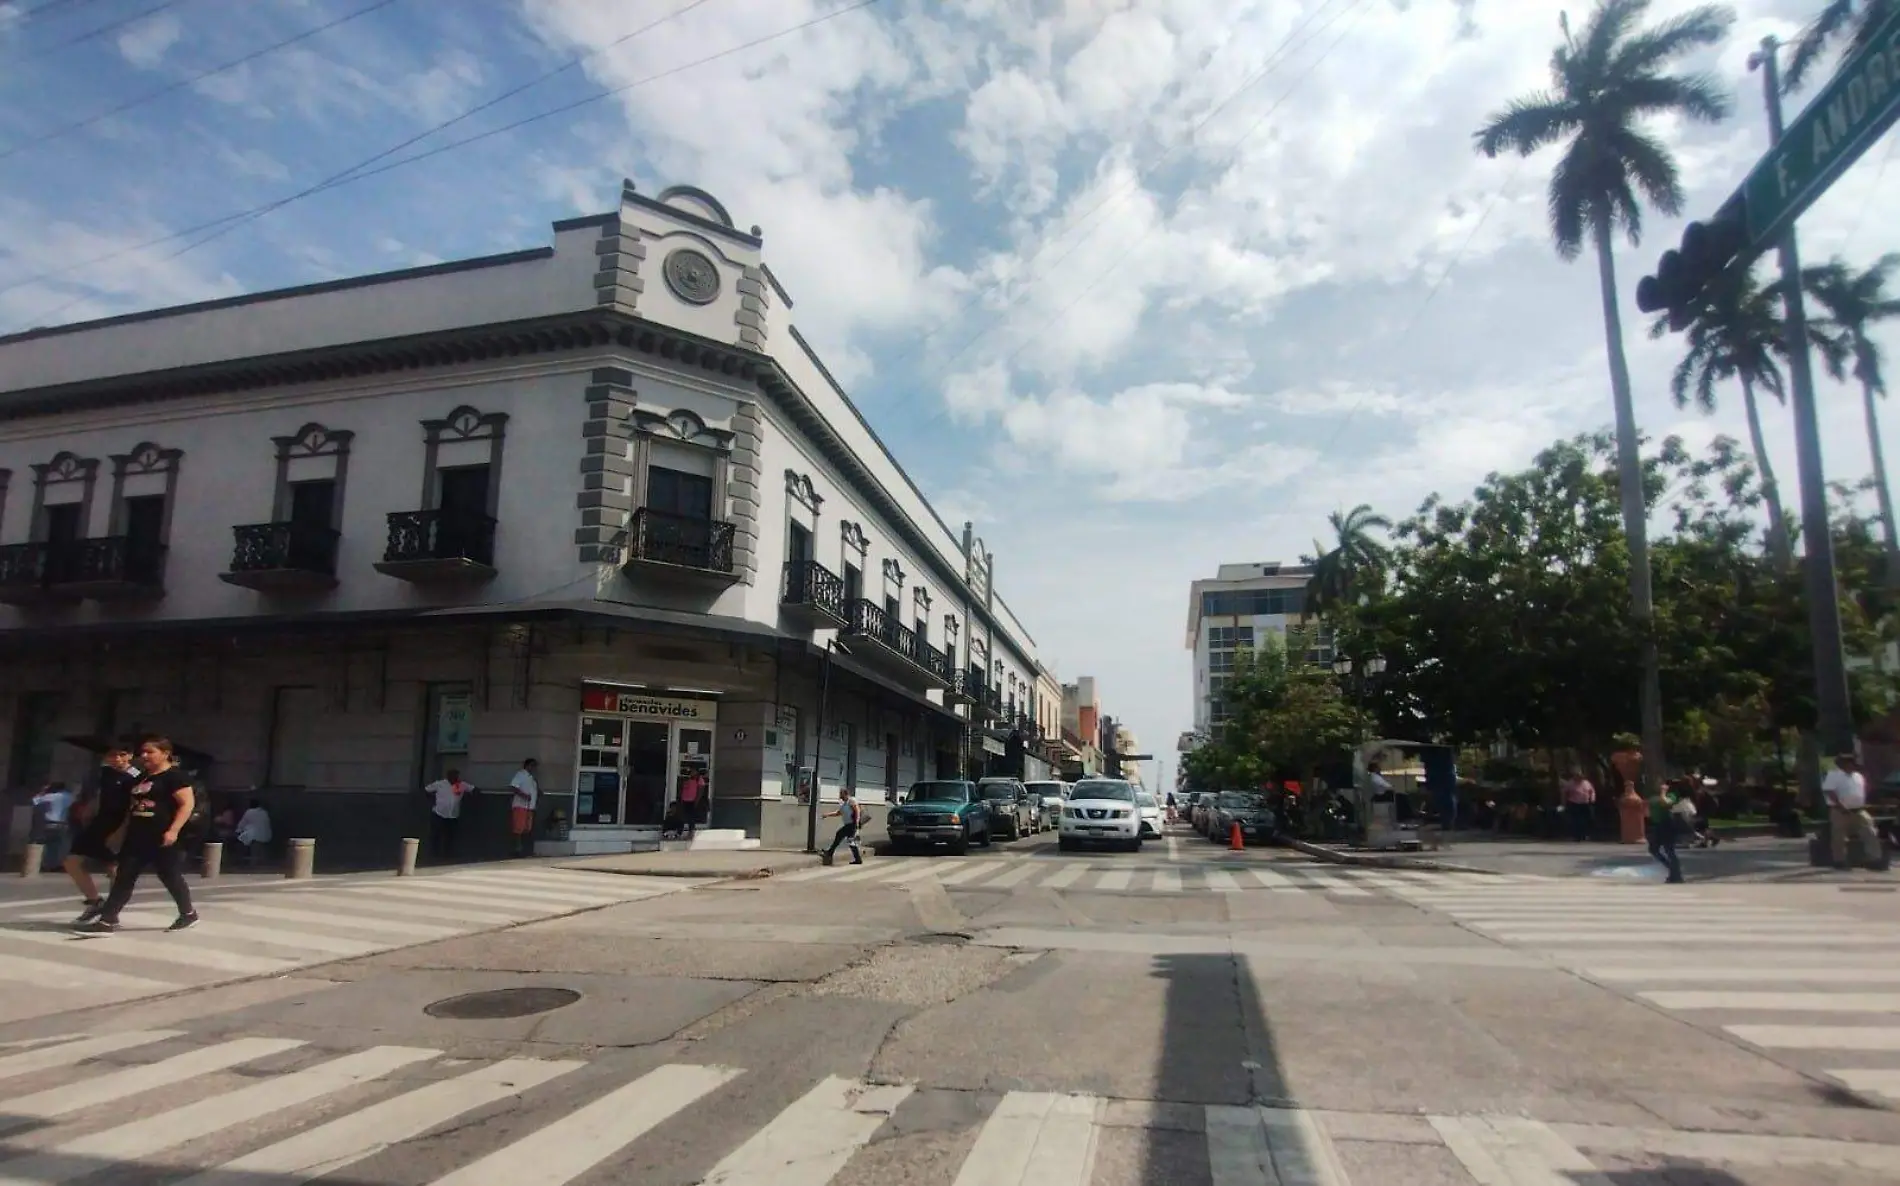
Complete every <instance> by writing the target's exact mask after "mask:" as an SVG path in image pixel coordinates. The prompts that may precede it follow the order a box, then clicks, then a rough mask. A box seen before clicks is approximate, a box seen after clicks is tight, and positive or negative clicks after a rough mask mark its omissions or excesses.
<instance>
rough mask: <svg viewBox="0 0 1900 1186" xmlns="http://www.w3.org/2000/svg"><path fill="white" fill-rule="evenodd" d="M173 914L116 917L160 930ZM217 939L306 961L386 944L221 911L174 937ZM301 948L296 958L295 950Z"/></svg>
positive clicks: (47, 918)
mask: <svg viewBox="0 0 1900 1186" xmlns="http://www.w3.org/2000/svg"><path fill="white" fill-rule="evenodd" d="M27 917H28V918H30V919H34V920H36V921H39V922H55V921H59V920H60V919H63V918H65V917H66V915H65V914H64V913H63V912H62V913H60V914H44V915H33V914H29V915H27ZM173 917H174V916H173V915H172V914H170V913H169V912H166V913H161V912H159V911H156V910H128V911H126V912H125V913H123V914H121V915H120V916H119V921H120V922H121V923H124V924H125V925H127V926H130V927H132V928H134V929H136V930H146V929H151V930H155V931H156V930H163V929H164V928H165V927H166V926H168V925H169V924H170V923H171V920H172V918H173ZM220 939H240V940H243V941H245V942H249V943H261V944H263V945H264V946H266V947H278V948H283V949H284V951H285V954H284V955H282V956H281V957H279V958H282V959H288V960H298V961H299V962H308V961H309V959H310V958H311V953H315V952H321V953H324V954H327V955H343V956H355V955H368V954H369V953H370V952H372V951H382V950H384V949H386V948H387V947H388V946H389V943H388V942H387V941H384V940H376V939H345V938H343V937H341V936H338V935H316V934H311V933H309V932H306V931H291V930H286V929H284V928H282V927H253V926H246V925H244V924H243V923H241V922H230V921H228V920H226V919H225V918H224V917H222V912H221V911H214V912H213V914H212V916H211V917H210V918H208V919H206V920H205V921H204V922H202V923H200V924H198V927H197V929H195V930H194V931H192V933H191V937H190V938H188V939H187V938H182V937H181V938H178V939H176V940H174V942H175V943H177V944H179V945H181V946H183V945H186V944H190V945H192V947H191V949H192V950H194V951H195V950H197V949H198V946H199V945H201V944H204V943H206V942H212V943H216V942H217V941H218V940H220ZM299 952H302V953H303V954H302V957H301V959H299V956H298V954H297V953H299Z"/></svg>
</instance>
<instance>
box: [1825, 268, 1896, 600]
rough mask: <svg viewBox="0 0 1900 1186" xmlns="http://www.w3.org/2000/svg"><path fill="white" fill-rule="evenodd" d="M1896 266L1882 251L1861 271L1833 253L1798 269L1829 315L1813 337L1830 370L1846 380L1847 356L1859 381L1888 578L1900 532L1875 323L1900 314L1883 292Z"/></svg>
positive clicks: (1893, 571) (1893, 300)
mask: <svg viewBox="0 0 1900 1186" xmlns="http://www.w3.org/2000/svg"><path fill="white" fill-rule="evenodd" d="M1896 270H1900V254H1889V255H1883V256H1881V257H1880V258H1879V259H1877V260H1875V261H1874V263H1873V266H1872V267H1870V268H1868V269H1867V270H1866V271H1864V272H1856V271H1854V270H1853V269H1852V268H1850V267H1849V266H1848V265H1847V263H1846V262H1845V261H1843V260H1841V259H1840V258H1839V257H1836V258H1834V259H1832V260H1829V261H1828V262H1827V263H1825V264H1822V265H1820V266H1819V267H1813V268H1808V269H1806V270H1805V271H1803V272H1802V274H1801V284H1802V287H1804V288H1806V289H1807V290H1808V292H1809V293H1811V294H1813V296H1814V299H1815V300H1816V301H1817V302H1819V304H1820V305H1821V307H1822V308H1823V309H1825V310H1827V316H1826V317H1825V318H1822V319H1821V320H1820V322H1819V323H1818V324H1817V325H1816V326H1815V336H1816V337H1817V339H1818V340H1819V341H1820V345H1821V358H1822V360H1823V362H1824V363H1825V364H1826V366H1827V370H1828V373H1829V374H1831V375H1833V376H1834V377H1835V378H1836V379H1838V380H1841V381H1842V382H1845V381H1846V379H1847V376H1848V374H1849V373H1850V372H1849V369H1848V366H1847V363H1848V360H1849V359H1851V360H1853V368H1852V372H1851V373H1852V374H1853V376H1854V378H1856V379H1858V380H1859V381H1860V397H1861V405H1862V408H1863V409H1864V410H1865V412H1866V415H1867V444H1868V447H1869V448H1870V449H1872V450H1873V455H1874V492H1875V494H1876V495H1877V496H1878V497H1879V499H1880V525H1881V529H1882V531H1883V532H1884V534H1885V535H1886V537H1887V556H1888V558H1889V559H1888V571H1889V577H1890V579H1893V578H1896V577H1900V570H1897V569H1896V568H1895V567H1894V566H1895V563H1896V559H1895V558H1900V534H1896V532H1895V527H1894V518H1893V493H1892V492H1891V491H1890V490H1889V489H1888V488H1887V458H1886V454H1885V453H1884V452H1883V451H1882V450H1881V448H1880V412H1879V409H1878V407H1877V406H1876V405H1875V401H1874V397H1875V396H1878V395H1885V394H1887V380H1886V377H1885V376H1884V375H1883V374H1882V373H1881V370H1880V363H1881V357H1880V347H1879V346H1878V345H1877V344H1875V342H1874V338H1873V328H1874V326H1875V325H1876V324H1878V323H1879V322H1882V321H1886V320H1888V319H1889V318H1893V317H1900V297H1895V296H1891V295H1889V294H1888V291H1887V283H1888V281H1889V280H1891V279H1893V275H1894V272H1895V271H1896Z"/></svg>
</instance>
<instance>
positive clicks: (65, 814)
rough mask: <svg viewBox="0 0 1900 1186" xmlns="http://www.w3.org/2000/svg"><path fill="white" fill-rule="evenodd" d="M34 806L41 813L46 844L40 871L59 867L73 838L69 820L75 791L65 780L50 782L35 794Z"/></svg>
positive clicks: (43, 840)
mask: <svg viewBox="0 0 1900 1186" xmlns="http://www.w3.org/2000/svg"><path fill="white" fill-rule="evenodd" d="M33 807H34V809H35V810H37V811H38V812H39V815H40V843H41V844H44V845H45V846H46V848H45V850H44V854H43V859H42V864H41V866H40V869H39V872H42V873H44V872H46V871H48V870H51V869H57V868H59V867H60V864H61V863H62V862H64V861H65V859H66V844H67V842H68V841H69V840H70V839H71V838H72V832H71V830H70V828H69V826H68V825H69V820H70V817H71V814H72V809H73V793H72V792H71V791H69V790H67V789H66V784H65V783H63V782H55V783H48V784H47V786H46V789H45V790H43V791H41V792H40V793H39V794H37V795H35V796H33Z"/></svg>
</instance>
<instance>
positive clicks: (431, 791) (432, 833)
mask: <svg viewBox="0 0 1900 1186" xmlns="http://www.w3.org/2000/svg"><path fill="white" fill-rule="evenodd" d="M422 793H423V794H425V795H428V796H429V797H430V799H431V803H430V804H429V851H430V852H431V853H433V854H434V855H435V859H436V860H438V861H447V860H452V859H453V858H454V856H455V833H456V830H457V829H458V828H460V826H461V823H462V800H463V799H465V798H467V797H468V796H469V795H472V794H474V793H475V788H474V787H472V786H470V785H469V784H468V783H465V782H463V781H462V772H461V771H460V770H457V769H456V768H455V767H453V766H451V767H449V768H448V769H447V770H444V771H443V772H442V777H441V778H438V779H436V780H435V781H434V782H432V783H430V784H429V785H428V786H426V787H423V788H422Z"/></svg>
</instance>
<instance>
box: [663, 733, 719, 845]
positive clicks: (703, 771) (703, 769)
mask: <svg viewBox="0 0 1900 1186" xmlns="http://www.w3.org/2000/svg"><path fill="white" fill-rule="evenodd" d="M712 740H713V735H712V730H711V729H695V728H692V727H690V726H687V725H681V726H680V728H679V744H678V746H677V749H678V751H679V768H678V770H677V771H676V772H675V774H674V775H673V797H674V798H675V799H677V800H678V801H679V802H680V804H681V805H682V806H684V805H685V804H686V803H688V802H691V804H692V810H693V814H692V816H691V819H692V822H693V823H695V824H703V823H705V822H706V821H707V820H708V819H710V818H711V811H712ZM689 786H690V787H691V788H692V792H693V793H692V795H691V798H690V800H689V798H688V796H687V794H686V790H687V788H688V787H689Z"/></svg>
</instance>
